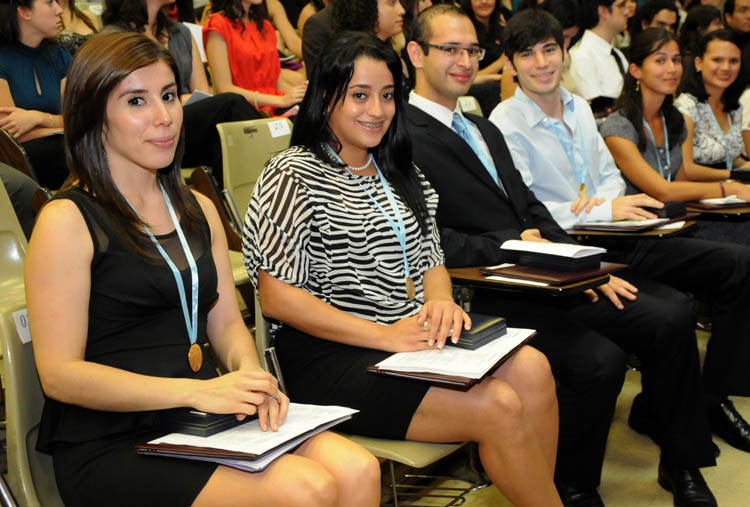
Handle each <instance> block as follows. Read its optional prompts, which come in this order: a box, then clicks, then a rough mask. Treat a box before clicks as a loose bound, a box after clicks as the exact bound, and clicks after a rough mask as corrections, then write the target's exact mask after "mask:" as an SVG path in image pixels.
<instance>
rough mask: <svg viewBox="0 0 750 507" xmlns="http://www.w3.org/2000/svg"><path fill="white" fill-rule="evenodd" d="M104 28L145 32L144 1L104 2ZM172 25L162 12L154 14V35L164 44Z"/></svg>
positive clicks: (146, 21) (145, 10)
mask: <svg viewBox="0 0 750 507" xmlns="http://www.w3.org/2000/svg"><path fill="white" fill-rule="evenodd" d="M102 22H103V23H104V26H107V25H116V26H119V27H120V28H122V29H123V30H124V29H128V30H134V31H136V32H139V33H143V32H145V31H146V25H148V7H147V6H146V0H104V12H103V13H102ZM172 23H174V21H172V20H171V19H169V16H167V15H166V14H165V13H164V11H163V10H161V9H159V12H158V13H157V14H156V26H155V27H154V35H155V36H156V38H157V39H159V40H160V41H162V42H165V41H166V40H167V39H168V38H169V34H168V30H169V27H170V25H171V24H172Z"/></svg>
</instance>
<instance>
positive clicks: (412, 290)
mask: <svg viewBox="0 0 750 507" xmlns="http://www.w3.org/2000/svg"><path fill="white" fill-rule="evenodd" d="M404 282H405V284H406V297H408V298H409V301H414V298H415V297H416V296H417V288H416V287H415V286H414V280H412V279H411V278H407V279H406V280H404Z"/></svg>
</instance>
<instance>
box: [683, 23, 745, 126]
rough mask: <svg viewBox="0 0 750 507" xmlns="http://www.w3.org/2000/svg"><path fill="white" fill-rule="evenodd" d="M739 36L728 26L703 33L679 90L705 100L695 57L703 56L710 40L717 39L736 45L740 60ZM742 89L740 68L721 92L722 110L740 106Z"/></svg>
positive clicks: (702, 100) (701, 79) (731, 109)
mask: <svg viewBox="0 0 750 507" xmlns="http://www.w3.org/2000/svg"><path fill="white" fill-rule="evenodd" d="M739 37H740V36H739V35H738V34H737V33H736V32H734V30H729V29H728V28H722V29H721V30H716V31H715V32H711V33H709V34H706V35H704V36H703V37H702V38H701V40H700V41H698V46H696V48H695V53H694V54H693V59H692V61H690V62H689V65H688V69H687V71H686V72H685V77H684V79H683V80H682V84H681V86H680V92H681V93H682V92H684V93H689V94H690V95H693V96H694V97H695V98H696V99H697V100H698V102H706V101H707V100H708V92H706V87H705V85H704V84H703V76H702V75H701V73H700V72H699V71H698V70H697V69H696V68H695V57H700V58H703V57H704V56H705V55H706V50H707V49H708V45H709V44H710V43H711V42H713V41H715V40H718V41H725V42H731V43H732V44H734V45H735V46H737V48H738V49H739V50H740V60H741V55H742V42H741V41H740V39H739ZM743 91H745V79H744V77H743V73H742V70H741V69H740V72H739V73H738V74H737V79H735V80H734V82H733V83H732V84H730V85H729V87H728V88H727V89H726V90H724V93H722V94H721V103H722V104H723V105H724V111H726V112H727V113H728V112H730V111H734V110H735V109H737V108H738V107H740V95H742V92H743Z"/></svg>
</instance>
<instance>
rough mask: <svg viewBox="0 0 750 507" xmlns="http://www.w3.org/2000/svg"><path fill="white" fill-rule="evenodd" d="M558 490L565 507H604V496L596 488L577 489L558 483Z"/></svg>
mask: <svg viewBox="0 0 750 507" xmlns="http://www.w3.org/2000/svg"><path fill="white" fill-rule="evenodd" d="M557 492H558V493H559V494H560V499H561V500H562V503H563V505H564V506H565V507H604V502H602V497H600V496H599V492H598V491H596V488H590V489H577V488H574V487H572V486H568V485H563V484H557Z"/></svg>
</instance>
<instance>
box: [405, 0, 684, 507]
mask: <svg viewBox="0 0 750 507" xmlns="http://www.w3.org/2000/svg"><path fill="white" fill-rule="evenodd" d="M410 39H411V40H410V41H409V43H408V44H407V52H408V55H409V59H410V60H411V62H412V64H413V65H414V68H415V77H416V86H415V89H414V91H412V93H411V94H410V96H409V106H408V107H407V115H406V116H407V129H408V131H409V135H410V137H411V139H412V142H413V154H412V157H413V160H414V162H415V163H416V165H417V167H419V168H420V169H421V170H422V172H423V173H424V174H425V176H426V177H427V178H428V179H429V180H430V182H431V183H432V185H433V187H434V188H435V190H437V192H438V194H439V195H440V202H439V205H438V224H439V226H440V236H441V245H442V247H443V251H444V252H445V259H446V265H448V266H449V267H463V266H480V265H493V264H499V263H501V262H514V261H513V260H512V259H511V256H509V255H508V254H507V253H505V252H504V251H502V250H500V245H501V244H502V243H503V242H504V241H505V240H507V239H523V240H527V241H534V240H541V239H542V238H546V239H549V240H551V241H556V242H564V243H573V240H572V239H571V238H570V237H569V236H568V234H566V233H565V231H563V230H562V229H561V228H560V227H559V226H558V225H557V223H556V222H555V221H554V219H553V218H552V216H551V215H550V214H549V212H548V211H547V209H546V208H545V207H544V205H543V204H542V203H540V202H539V201H538V200H537V199H536V198H535V197H534V195H533V194H532V193H531V191H530V190H529V189H528V188H527V187H526V186H525V185H524V183H523V180H522V179H521V177H520V174H519V173H518V171H516V169H515V167H514V166H513V160H512V158H511V155H510V152H509V151H508V147H507V145H506V144H505V140H504V139H503V137H502V134H501V133H500V131H499V130H498V129H497V128H496V127H495V126H494V125H492V124H491V123H490V122H489V121H488V120H486V119H484V118H481V117H479V116H474V115H470V114H466V115H464V114H463V113H462V112H461V110H460V108H459V107H458V105H457V102H458V98H459V97H461V96H462V95H465V94H466V93H467V92H468V90H469V87H470V86H471V84H472V81H473V80H474V77H475V75H476V73H477V70H478V67H479V59H480V57H481V56H482V51H481V49H480V48H479V44H478V41H477V34H476V31H475V29H474V26H473V25H472V23H471V21H470V20H469V18H468V17H467V16H466V14H465V13H464V12H463V11H461V10H459V9H457V8H455V7H454V6H452V5H450V4H440V5H437V6H434V7H431V8H429V9H427V10H425V11H424V12H422V13H421V14H420V15H419V16H418V17H417V19H416V20H415V21H414V24H413V26H412V34H411V37H410ZM581 297H582V298H583V300H579V299H576V301H572V300H570V301H567V302H566V301H562V300H561V298H553V299H555V300H554V301H553V300H552V299H551V298H547V297H538V296H525V295H521V294H509V293H504V292H498V291H491V290H484V291H482V290H478V289H477V291H476V293H475V296H474V300H473V303H472V308H473V309H474V310H476V311H479V312H480V313H485V314H495V315H501V316H503V317H505V318H506V319H507V321H508V324H509V325H511V326H515V327H528V328H534V329H536V330H537V331H538V334H537V336H536V337H535V338H534V340H533V341H532V343H531V345H532V346H534V347H536V348H537V349H539V350H540V351H541V352H542V353H544V354H545V356H546V357H547V359H548V360H549V362H550V365H551V366H552V371H553V373H554V374H555V378H556V380H557V381H558V392H557V394H558V406H559V413H560V429H559V439H558V454H557V462H556V469H555V479H556V482H557V484H558V491H559V492H560V496H561V497H562V499H563V502H564V504H565V505H566V506H601V505H603V504H602V502H601V499H600V498H599V495H598V493H597V492H596V485H597V484H598V483H599V477H600V474H601V467H602V464H603V460H604V449H605V446H606V443H607V434H608V432H609V425H610V422H611V420H612V416H613V413H614V407H615V402H616V399H617V396H618V394H619V392H620V388H621V386H622V382H623V379H624V372H625V354H624V352H623V351H622V350H621V349H620V348H619V347H618V346H617V345H615V344H614V343H613V342H612V341H610V340H608V339H607V338H605V337H604V336H602V335H601V334H599V332H598V331H597V330H596V329H594V328H593V327H592V326H589V325H588V323H587V322H586V320H585V319H582V318H580V315H581V314H583V313H586V312H588V313H597V311H596V310H597V308H598V307H599V305H597V306H594V305H591V303H589V302H588V300H586V299H585V297H584V296H581ZM595 297H598V296H595ZM562 299H567V298H562ZM605 299H606V298H605ZM683 299H684V298H683ZM569 303H570V304H574V306H575V307H576V308H570V309H569V308H567V307H565V305H567V304H569ZM607 304H609V303H607ZM574 310H578V312H575V311H574ZM670 310H671V308H670ZM678 320H680V321H682V320H684V319H682V318H680V319H678ZM543 437H544V438H554V437H555V435H543ZM550 465H551V466H552V463H551V464H550Z"/></svg>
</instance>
